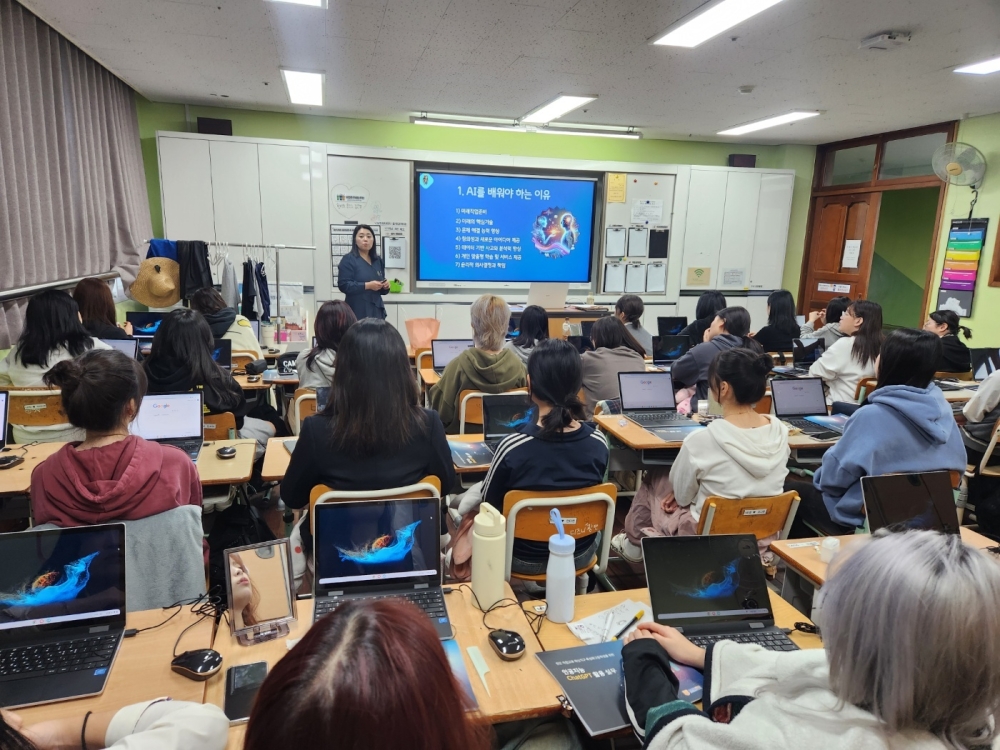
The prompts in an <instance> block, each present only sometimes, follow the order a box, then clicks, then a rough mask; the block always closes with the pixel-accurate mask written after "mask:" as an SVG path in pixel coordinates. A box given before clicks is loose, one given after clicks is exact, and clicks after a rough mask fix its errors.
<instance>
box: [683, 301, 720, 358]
mask: <svg viewBox="0 0 1000 750" xmlns="http://www.w3.org/2000/svg"><path fill="white" fill-rule="evenodd" d="M725 308H726V295H724V294H723V293H722V292H704V293H702V295H701V296H700V297H698V304H697V306H696V307H695V309H694V316H695V319H694V320H693V321H692V322H691V323H690V324H688V326H687V328H684V329H683V330H682V331H681V334H680V335H681V336H690V337H691V346H697V345H698V344H700V343H702V342H703V341H704V340H705V331H707V330H708V329H709V327H710V326H711V325H712V321H713V320H715V315H716V313H718V312H719V310H724V309H725Z"/></svg>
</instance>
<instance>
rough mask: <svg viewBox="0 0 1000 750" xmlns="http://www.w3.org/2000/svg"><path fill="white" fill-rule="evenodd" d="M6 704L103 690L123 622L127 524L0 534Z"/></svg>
mask: <svg viewBox="0 0 1000 750" xmlns="http://www.w3.org/2000/svg"><path fill="white" fill-rule="evenodd" d="M0 560H3V561H4V564H3V565H0V592H3V593H0V706H3V707H4V708H17V707H19V706H31V705H36V704H39V703H52V702H54V701H62V700H70V699H73V698H82V697H84V696H87V695H99V694H100V693H102V692H103V691H104V687H105V685H106V683H107V680H108V674H109V673H110V671H111V668H112V664H113V663H114V660H115V656H116V655H117V653H118V646H119V644H120V643H121V638H122V633H123V632H124V630H125V612H126V605H125V525H124V524H120V523H115V524H104V525H99V526H77V527H73V528H67V529H51V530H47V531H39V530H29V531H19V532H15V533H11V534H0Z"/></svg>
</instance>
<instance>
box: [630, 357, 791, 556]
mask: <svg viewBox="0 0 1000 750" xmlns="http://www.w3.org/2000/svg"><path fill="white" fill-rule="evenodd" d="M773 366H774V361H773V360H772V359H771V357H770V356H769V355H767V354H760V353H758V352H753V351H750V350H749V349H742V348H739V349H729V350H728V351H724V352H722V353H721V354H719V355H718V356H717V357H716V358H715V359H714V360H712V364H711V366H710V367H709V372H708V381H709V384H710V390H711V393H712V397H713V398H714V399H715V400H716V401H717V402H718V403H719V404H720V405H721V406H722V419H717V420H715V421H714V422H712V423H711V424H709V425H708V427H706V428H705V429H703V430H699V431H698V432H695V433H693V434H691V435H689V436H688V437H687V438H686V439H685V440H684V444H683V445H682V446H681V450H680V453H678V454H677V458H676V459H675V460H674V464H673V466H672V467H671V468H670V481H669V483H663V482H655V481H651V482H646V481H645V476H644V477H643V480H644V481H643V484H642V487H641V488H640V491H639V492H638V493H636V496H635V499H634V500H633V502H632V507H631V508H630V509H629V512H628V515H627V516H626V517H625V531H623V532H621V533H619V534H617V535H616V536H615V537H614V539H612V540H611V546H612V547H613V548H614V549H615V551H616V552H618V553H619V554H620V555H621V556H622V557H623V558H625V559H626V560H628V561H629V562H634V563H638V562H642V546H641V543H642V537H644V536H649V533H648V532H649V531H652V532H653V533H655V534H656V535H657V536H683V535H688V534H694V533H695V532H696V530H697V528H698V520H699V519H700V518H701V510H702V506H703V505H704V504H705V500H706V499H707V498H709V497H712V496H716V497H728V498H743V497H771V496H773V495H780V494H781V493H782V492H784V488H783V486H784V482H785V476H786V475H787V474H788V469H787V468H786V464H787V463H788V456H789V454H790V450H789V448H788V427H787V426H786V425H785V424H784V423H782V422H781V420H779V419H778V418H777V417H775V416H774V415H772V414H758V413H757V412H756V411H755V409H754V406H755V405H756V403H757V402H758V401H760V400H761V399H762V398H763V397H764V391H765V389H766V387H767V376H768V374H769V373H770V372H771V368H772V367H773ZM656 473H657V470H654V471H653V472H649V474H652V475H655V474H656ZM651 479H655V476H653V477H651ZM654 487H655V488H656V492H654Z"/></svg>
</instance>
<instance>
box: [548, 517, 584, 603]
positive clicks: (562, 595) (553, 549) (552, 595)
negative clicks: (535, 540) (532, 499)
mask: <svg viewBox="0 0 1000 750" xmlns="http://www.w3.org/2000/svg"><path fill="white" fill-rule="evenodd" d="M549 518H550V519H552V523H554V524H555V525H556V529H557V530H558V531H559V533H558V534H553V535H552V536H550V537H549V564H548V566H547V567H546V568H545V605H546V608H545V616H546V617H547V618H548V619H549V620H550V621H552V622H569V621H570V620H572V619H573V606H574V599H575V598H576V566H575V565H574V564H573V555H574V554H575V552H576V540H575V539H574V538H573V537H571V536H568V535H567V534H566V532H565V531H564V530H563V522H562V516H561V515H559V509H558V508H553V509H552V510H550V511H549Z"/></svg>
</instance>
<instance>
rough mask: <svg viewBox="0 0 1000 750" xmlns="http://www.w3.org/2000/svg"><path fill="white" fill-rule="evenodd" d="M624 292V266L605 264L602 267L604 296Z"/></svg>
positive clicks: (622, 264)
mask: <svg viewBox="0 0 1000 750" xmlns="http://www.w3.org/2000/svg"><path fill="white" fill-rule="evenodd" d="M624 291H625V264H624V263H606V264H605V265H604V292H605V294H621V293H622V292H624Z"/></svg>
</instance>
